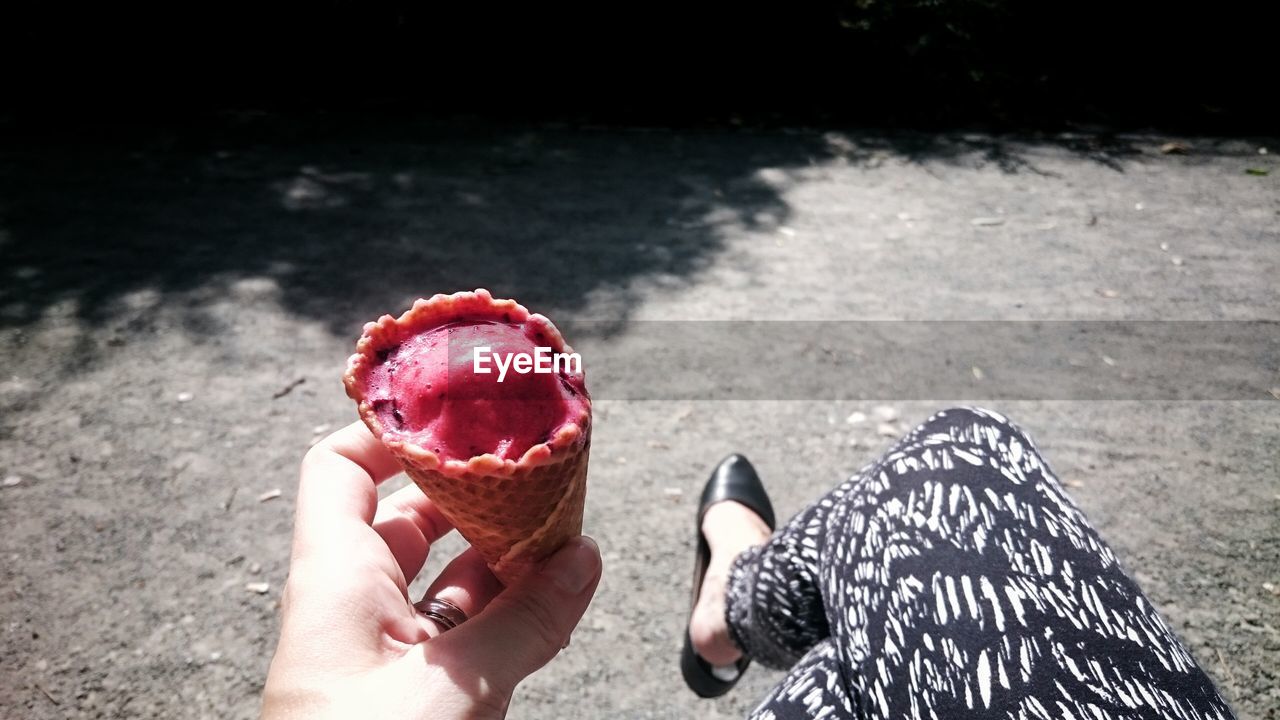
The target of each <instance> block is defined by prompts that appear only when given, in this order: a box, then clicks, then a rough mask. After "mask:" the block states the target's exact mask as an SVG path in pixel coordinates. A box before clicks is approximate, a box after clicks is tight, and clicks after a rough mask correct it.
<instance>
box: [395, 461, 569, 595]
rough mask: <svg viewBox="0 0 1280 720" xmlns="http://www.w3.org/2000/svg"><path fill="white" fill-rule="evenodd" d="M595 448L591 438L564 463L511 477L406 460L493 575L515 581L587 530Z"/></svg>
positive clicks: (419, 482) (417, 480) (521, 471)
mask: <svg viewBox="0 0 1280 720" xmlns="http://www.w3.org/2000/svg"><path fill="white" fill-rule="evenodd" d="M590 449H591V448H590V442H589V441H588V442H587V443H585V444H584V445H583V446H582V449H581V451H579V452H577V453H575V454H573V455H570V456H568V457H566V458H565V459H564V460H563V461H561V462H558V463H554V464H551V465H540V466H537V467H529V468H521V469H519V470H517V471H516V472H515V473H514V474H512V475H510V476H493V475H483V474H476V473H466V474H463V475H461V476H447V475H444V474H441V473H439V472H437V471H436V470H433V469H425V468H420V467H416V466H414V465H412V464H411V463H409V462H405V461H403V460H402V464H403V465H404V466H405V471H406V472H407V473H408V475H409V477H410V478H412V479H413V481H414V483H416V484H417V486H418V487H419V488H421V489H422V492H424V493H426V495H427V497H429V498H431V501H432V502H433V503H435V505H436V507H438V508H439V509H440V512H441V514H443V515H444V516H445V517H446V518H447V519H448V520H449V522H450V523H452V524H453V526H454V527H455V528H457V529H458V532H459V533H461V534H462V537H464V538H466V539H467V542H469V543H471V545H472V547H474V548H475V549H476V550H477V551H478V552H479V553H480V555H481V557H483V558H484V559H485V562H486V563H487V564H488V565H489V568H490V569H491V570H493V574H494V575H496V576H497V578H498V579H499V580H501V581H502V582H504V583H510V582H512V581H513V580H515V579H516V578H518V577H520V575H522V574H523V573H525V572H527V571H528V570H529V569H530V568H531V567H533V566H535V565H536V564H538V563H539V562H541V561H542V560H543V559H545V558H547V557H549V556H550V555H551V554H553V553H554V552H555V551H556V550H558V549H559V548H560V547H561V546H562V545H564V543H565V542H567V541H568V540H569V539H570V538H574V537H577V536H578V535H580V534H582V511H583V506H584V503H585V502H586V496H587V463H588V459H589V456H590Z"/></svg>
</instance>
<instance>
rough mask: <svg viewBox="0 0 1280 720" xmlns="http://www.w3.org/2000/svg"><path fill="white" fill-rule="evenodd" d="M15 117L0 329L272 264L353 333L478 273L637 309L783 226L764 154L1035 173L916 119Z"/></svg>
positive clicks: (87, 320)
mask: <svg viewBox="0 0 1280 720" xmlns="http://www.w3.org/2000/svg"><path fill="white" fill-rule="evenodd" d="M8 134H9V135H10V140H11V142H10V143H9V147H8V148H7V149H5V150H3V151H2V152H0V187H2V188H3V191H4V192H3V193H0V197H3V201H0V202H3V205H2V206H0V268H3V270H0V273H2V274H3V287H2V288H0V328H3V327H9V328H15V327H16V328H21V327H23V326H27V325H30V324H32V323H34V322H36V321H38V320H39V319H40V318H41V317H42V316H43V315H44V314H45V313H46V312H47V311H48V310H49V309H50V308H52V307H55V306H58V307H62V312H69V313H73V314H74V315H75V316H77V317H78V318H79V319H80V320H82V321H83V323H84V324H85V325H86V326H88V327H94V328H100V327H104V326H110V325H111V324H112V323H113V322H115V321H114V318H115V316H116V315H117V311H118V310H119V308H120V307H121V306H122V303H124V304H129V303H134V304H135V305H136V304H137V303H139V302H153V303H154V302H164V303H188V304H190V305H191V308H190V310H191V312H190V314H189V316H188V317H189V319H190V320H189V323H190V327H191V328H192V329H195V330H197V331H199V330H200V329H201V323H202V322H207V320H204V319H202V315H201V313H200V308H199V304H200V303H201V302H202V301H205V300H210V299H215V298H217V296H218V295H219V293H221V292H225V291H226V289H227V288H228V287H229V285H230V284H231V283H234V282H237V281H240V280H243V279H246V278H268V279H270V280H273V281H274V282H275V283H276V284H278V286H279V288H280V296H279V299H280V302H281V304H282V305H283V306H284V307H285V308H286V309H287V310H288V311H290V312H292V313H295V314H297V315H299V316H301V317H304V318H308V319H311V320H315V321H319V322H321V323H323V325H324V326H325V327H326V328H327V329H328V330H329V331H331V332H333V333H335V334H336V335H339V336H343V337H354V335H355V334H356V333H358V330H359V326H360V324H361V323H362V322H363V321H366V320H369V319H371V318H373V317H376V316H377V315H379V314H381V313H384V312H395V311H399V310H400V309H403V308H405V307H407V305H408V304H409V303H410V302H411V301H412V300H413V299H414V298H416V297H418V296H420V295H429V294H432V293H435V292H452V291H456V290H460V289H472V288H475V287H488V288H490V289H491V290H493V291H494V292H495V294H497V295H499V296H511V297H516V298H519V299H520V300H521V301H522V302H524V303H525V304H527V305H528V306H530V307H532V308H534V309H537V310H541V311H544V312H547V313H558V314H573V313H577V312H579V311H582V310H583V309H584V308H585V307H586V306H587V304H588V302H590V301H592V300H593V299H594V298H599V297H607V298H608V302H606V303H600V302H594V303H593V304H592V308H593V311H596V312H599V311H600V309H601V308H603V309H604V311H605V312H608V313H610V316H611V317H612V318H614V319H617V320H619V321H625V320H626V318H627V317H628V315H629V314H630V311H629V308H630V305H631V302H630V298H632V297H633V296H632V295H631V290H630V287H631V284H632V283H633V282H634V281H636V280H637V279H640V278H645V279H646V280H647V281H648V282H651V283H657V284H658V285H659V286H661V287H671V288H673V289H674V288H678V287H680V286H681V285H682V284H683V283H687V282H690V281H691V280H692V279H694V278H695V277H696V276H697V275H698V273H699V272H700V271H701V270H702V269H704V268H706V267H707V266H708V264H709V263H711V262H713V261H714V260H715V259H716V256H717V254H718V253H720V252H721V251H722V249H723V246H724V231H725V229H726V228H727V227H728V226H736V227H745V228H748V229H752V228H755V229H759V228H762V227H763V228H765V229H767V228H768V226H773V225H777V226H781V225H783V224H785V223H786V221H787V218H788V217H789V215H790V212H791V210H790V207H789V206H788V204H787V203H786V201H785V200H784V198H783V197H782V192H781V190H780V189H779V187H778V184H777V183H776V182H770V181H769V179H768V173H767V172H763V171H765V169H770V168H772V169H779V168H780V169H783V170H787V169H792V168H804V167H809V166H812V165H816V164H819V163H823V162H826V161H830V160H838V161H841V162H846V163H860V164H867V165H874V164H875V163H877V162H881V161H883V159H884V158H885V157H890V158H897V159H899V160H902V161H906V162H926V161H930V160H941V161H944V162H974V161H975V160H974V158H977V160H976V162H978V163H992V164H995V165H996V166H998V167H999V168H1000V169H1001V170H1003V171H1005V172H1023V171H1032V172H1039V170H1038V169H1037V168H1036V166H1035V164H1034V162H1033V161H1032V160H1030V159H1028V157H1027V155H1026V153H1025V150H1026V148H1027V147H1028V146H1029V145H1028V143H1027V142H1023V141H1018V140H1008V139H1001V138H992V137H991V136H940V135H921V134H910V133H901V134H891V133H890V134H883V133H882V134H876V133H860V134H853V135H846V134H840V133H825V132H822V131H816V130H800V131H790V132H788V131H785V129H784V131H782V132H778V131H772V130H771V131H768V132H755V131H752V130H750V129H746V130H735V131H724V130H722V129H717V130H714V131H708V130H707V129H706V128H703V129H686V130H682V131H674V132H672V131H660V132H655V131H645V130H643V129H635V128H632V129H626V128H593V127H591V126H587V125H576V126H569V125H555V124H542V125H539V126H531V127H530V128H518V127H511V126H499V125H493V124H491V123H484V122H469V121H466V120H459V119H449V120H440V119H423V118H417V117H413V116H395V115H390V114H388V115H386V116H383V117H378V118H373V119H370V118H367V117H366V118H361V119H353V118H350V117H341V116H332V115H324V114H315V113H313V114H309V115H301V114H294V115H286V114H253V113H249V114H224V115H222V116H220V117H219V118H218V119H217V120H216V121H214V122H209V123H204V124H200V125H195V126H188V127H183V128H181V129H173V128H160V129H156V128H151V129H136V128H135V129H131V130H129V131H127V132H116V133H113V134H110V135H109V136H104V137H95V136H92V135H81V136H79V137H71V136H70V135H69V134H68V133H66V132H65V131H59V132H57V133H43V134H42V133H38V132H37V133H26V134H25V135H24V134H23V133H19V132H12V133H8ZM1028 142H1040V143H1050V144H1056V145H1059V146H1062V147H1066V148H1068V149H1069V150H1071V151H1073V152H1076V153H1079V154H1081V155H1083V156H1085V157H1088V158H1091V159H1093V160H1095V161H1098V162H1102V163H1104V164H1107V165H1108V166H1111V167H1114V168H1115V169H1118V170H1122V169H1123V168H1122V166H1121V165H1120V164H1119V159H1121V158H1123V157H1124V156H1125V155H1126V154H1130V153H1132V152H1136V150H1134V149H1133V148H1132V147H1131V144H1130V143H1129V142H1128V141H1123V140H1116V139H1115V138H1110V139H1108V138H1102V139H1099V138H1097V137H1081V138H1073V137H1065V138H1057V139H1044V138H1039V139H1033V140H1031V141H1028ZM140 295H141V296H145V297H143V299H139V298H140ZM134 317H135V320H133V321H132V322H134V323H135V324H136V323H137V320H136V314H135V316H134ZM137 329H138V328H130V327H118V328H115V330H116V331H118V332H124V333H127V332H129V331H130V330H137ZM91 351H92V349H91V348H87V349H86V352H90V353H91Z"/></svg>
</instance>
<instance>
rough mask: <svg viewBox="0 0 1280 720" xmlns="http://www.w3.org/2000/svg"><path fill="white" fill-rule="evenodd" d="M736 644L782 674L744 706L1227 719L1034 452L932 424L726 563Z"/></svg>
mask: <svg viewBox="0 0 1280 720" xmlns="http://www.w3.org/2000/svg"><path fill="white" fill-rule="evenodd" d="M727 614H728V618H729V627H730V632H731V634H732V636H733V639H734V641H735V642H736V643H737V645H738V646H739V647H740V648H742V649H743V650H744V651H745V652H746V653H747V654H748V655H750V656H751V657H752V658H754V659H755V660H757V661H758V662H761V663H763V664H765V665H768V666H771V667H779V668H791V671H790V673H789V674H788V675H787V676H786V678H785V679H784V680H783V681H782V683H781V684H779V685H778V686H777V687H776V688H774V689H773V691H772V692H770V693H769V695H768V696H767V697H766V698H765V700H764V702H763V703H762V704H761V705H760V706H759V707H758V708H757V709H756V710H755V712H754V713H753V714H752V717H754V718H761V719H764V720H790V719H792V718H931V719H933V720H948V719H950V718H997V717H998V718H1044V719H1045V720H1048V719H1049V718H1055V719H1056V718H1073V719H1075V720H1104V719H1109V718H1187V719H1190V718H1231V717H1234V715H1233V714H1232V712H1231V709H1230V708H1229V707H1227V704H1226V702H1224V701H1223V699H1222V697H1221V696H1220V695H1219V694H1218V692H1217V690H1216V689H1215V688H1214V686H1213V683H1212V682H1211V681H1210V680H1209V678H1208V677H1207V676H1206V675H1205V674H1204V672H1203V671H1202V670H1201V669H1200V668H1199V666H1198V665H1196V662H1195V660H1193V659H1192V657H1191V655H1190V654H1189V653H1188V652H1187V649H1186V648H1185V647H1183V645H1182V643H1181V642H1179V641H1178V639H1177V638H1176V637H1175V636H1174V634H1173V632H1172V631H1171V630H1170V629H1169V626H1168V625H1166V624H1165V622H1164V620H1163V619H1162V618H1161V617H1160V615H1159V613H1158V612H1157V611H1156V609H1155V608H1154V607H1152V605H1151V603H1150V601H1148V600H1147V598H1146V596H1144V595H1143V594H1142V591H1141V590H1140V589H1138V586H1137V585H1136V584H1135V583H1134V581H1133V580H1132V579H1130V578H1129V576H1128V575H1126V574H1125V572H1124V571H1123V570H1122V569H1121V568H1120V566H1119V564H1118V563H1117V562H1116V558H1115V555H1114V554H1113V553H1112V552H1111V548H1109V547H1107V544H1106V543H1104V542H1103V541H1102V539H1101V538H1100V537H1099V536H1098V533H1097V531H1095V530H1094V529H1093V527H1092V526H1090V525H1089V522H1088V520H1086V519H1085V517H1084V514H1083V513H1081V511H1080V509H1079V508H1078V507H1076V505H1075V503H1074V502H1072V501H1071V499H1070V498H1069V497H1067V495H1066V493H1065V492H1064V491H1063V489H1062V486H1061V485H1060V484H1059V483H1058V480H1057V478H1056V477H1055V476H1054V475H1053V472H1052V471H1051V470H1050V469H1049V467H1048V465H1047V464H1046V463H1045V461H1044V459H1043V458H1041V457H1040V454H1039V453H1038V452H1037V451H1036V448H1035V445H1034V444H1033V443H1032V441H1031V439H1030V438H1028V437H1027V435H1026V434H1024V433H1023V432H1022V431H1021V430H1019V429H1018V428H1016V427H1014V426H1013V425H1012V424H1011V423H1010V422H1009V421H1008V420H1006V419H1005V418H1004V417H1001V416H1000V415H998V414H996V413H994V412H991V411H987V410H976V409H953V410H947V411H944V412H941V413H938V414H937V415H936V416H934V417H933V418H931V419H930V420H929V421H928V422H926V423H925V424H924V425H921V426H920V427H919V428H917V429H916V430H915V431H914V432H912V433H911V434H909V435H908V436H907V437H906V438H904V439H903V440H902V441H901V442H900V443H899V444H898V445H897V446H896V447H894V448H893V449H892V450H891V451H890V452H889V453H888V454H887V455H885V456H884V457H883V458H881V459H880V460H879V461H877V462H875V463H873V464H872V465H870V466H868V467H866V468H864V469H863V470H862V471H860V472H859V473H857V474H856V475H854V476H853V477H852V478H851V479H849V480H848V481H847V482H845V483H844V484H843V485H840V486H839V487H837V488H836V489H835V490H833V491H832V492H831V493H829V494H828V495H827V496H826V497H823V498H822V499H821V500H819V501H818V502H817V503H815V504H814V505H812V506H811V507H809V508H807V509H805V510H804V511H803V512H801V513H800V514H799V515H797V516H796V517H795V518H794V519H792V520H791V522H790V523H788V524H787V525H786V526H784V527H782V528H781V529H779V530H778V532H776V533H775V534H774V535H773V537H772V538H771V539H770V540H769V541H768V542H767V543H766V544H765V545H762V546H760V547H756V548H752V549H751V550H748V551H746V552H744V553H743V554H742V555H740V556H739V557H738V558H737V560H735V561H734V565H733V570H732V572H731V576H730V581H729V593H728V606H727Z"/></svg>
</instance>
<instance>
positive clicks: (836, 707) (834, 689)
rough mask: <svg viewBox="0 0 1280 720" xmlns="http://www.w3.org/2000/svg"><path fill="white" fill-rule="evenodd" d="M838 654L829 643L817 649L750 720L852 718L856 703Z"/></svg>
mask: <svg viewBox="0 0 1280 720" xmlns="http://www.w3.org/2000/svg"><path fill="white" fill-rule="evenodd" d="M844 672H845V668H844V666H843V665H841V664H840V660H839V651H838V650H837V649H836V647H835V645H834V644H833V643H832V642H831V640H830V639H827V640H823V641H822V642H820V643H818V644H816V645H814V646H813V647H812V648H810V649H809V652H807V653H805V655H804V657H802V658H801V659H800V661H799V662H797V663H796V664H795V666H794V667H792V668H791V671H790V672H788V673H787V676H786V677H785V678H783V680H782V682H780V683H778V685H777V686H776V687H774V688H773V690H771V691H770V692H769V694H768V695H766V696H765V698H764V700H763V701H761V703H760V705H759V706H758V707H756V709H755V711H753V712H752V713H751V720H840V719H842V718H853V717H856V716H855V715H854V710H853V709H854V707H855V706H856V705H857V703H856V701H854V700H853V699H851V698H850V696H849V695H848V694H847V692H846V691H845V688H847V687H848V682H847V681H846V680H845V678H844Z"/></svg>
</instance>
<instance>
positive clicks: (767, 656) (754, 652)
mask: <svg viewBox="0 0 1280 720" xmlns="http://www.w3.org/2000/svg"><path fill="white" fill-rule="evenodd" d="M928 429H929V425H928V424H926V425H922V426H920V427H919V428H916V430H915V431H913V432H911V433H909V434H908V435H907V436H906V437H905V438H903V439H902V440H901V441H900V442H899V443H898V444H897V445H896V446H895V447H894V449H893V450H891V451H890V452H891V453H892V452H897V451H899V450H900V449H902V448H904V447H908V446H910V445H911V444H913V443H915V442H918V441H919V439H920V437H921V436H922V435H921V434H922V433H924V432H926V431H927V430H928ZM872 467H873V466H870V465H869V466H867V467H866V468H863V470H862V471H860V472H859V473H858V474H857V475H854V476H853V477H852V478H850V479H849V480H848V481H846V482H844V483H843V484H841V485H839V486H837V487H836V488H835V489H833V490H832V491H831V492H829V493H827V494H826V495H825V496H824V497H822V498H821V499H819V500H818V501H817V502H815V503H813V504H812V505H810V506H809V507H807V508H805V509H804V510H802V511H801V512H800V513H799V514H797V515H796V516H795V517H794V518H792V519H791V520H790V521H789V522H788V523H787V524H786V525H784V526H783V527H781V528H779V529H778V531H777V532H776V533H774V534H773V536H772V537H771V538H769V540H768V542H764V539H765V537H766V536H768V533H767V532H761V531H760V530H759V527H760V526H759V525H757V527H756V528H754V529H753V528H751V527H749V525H750V520H751V518H753V517H754V515H753V514H751V513H750V511H749V510H746V509H745V508H741V506H739V507H738V508H737V509H735V510H732V511H731V512H726V513H724V516H723V517H712V513H713V512H715V511H716V509H717V508H715V507H712V509H711V510H710V511H709V512H708V514H707V522H704V524H703V534H704V535H705V536H706V537H707V538H708V539H709V541H710V542H711V543H712V563H711V569H710V570H709V571H708V574H707V577H708V582H706V583H704V585H703V587H704V595H703V597H702V598H701V599H700V600H699V604H698V608H697V609H696V610H695V612H694V624H693V631H694V635H693V638H694V645H695V647H697V649H698V651H699V654H700V655H702V656H703V657H704V658H707V659H708V660H711V661H712V662H715V663H717V664H728V663H730V662H732V661H733V660H734V659H736V658H737V657H738V656H739V655H740V654H741V652H742V651H745V652H746V653H747V654H748V655H750V656H751V657H752V659H754V660H755V661H757V662H759V663H761V664H764V665H767V666H769V667H773V668H778V669H785V668H788V667H791V666H792V665H794V664H795V663H796V662H797V661H798V660H799V659H800V658H801V656H803V655H804V654H805V653H806V652H808V651H809V649H810V648H811V647H813V646H814V645H815V644H816V643H818V642H819V641H821V640H823V639H825V638H827V637H829V636H830V634H831V631H830V628H829V626H828V622H827V610H826V604H825V601H824V598H823V593H822V587H821V585H820V583H819V582H818V575H819V564H820V562H819V561H820V558H821V557H823V556H824V555H826V554H828V553H827V544H828V542H827V537H828V530H827V525H828V518H829V517H830V515H831V514H832V511H833V508H837V507H839V506H841V505H842V504H844V503H847V502H849V496H850V494H851V493H855V492H856V491H857V488H858V487H859V486H860V485H861V484H862V482H863V478H864V477H865V476H866V475H867V474H868V473H869V472H870V470H871V469H872ZM744 513H745V515H744ZM756 520H758V518H756ZM837 553H838V554H839V555H840V556H841V557H843V551H837ZM726 576H727V578H728V583H727V588H726V584H725V578H726ZM726 594H727V600H726ZM726 618H727V623H726Z"/></svg>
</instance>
